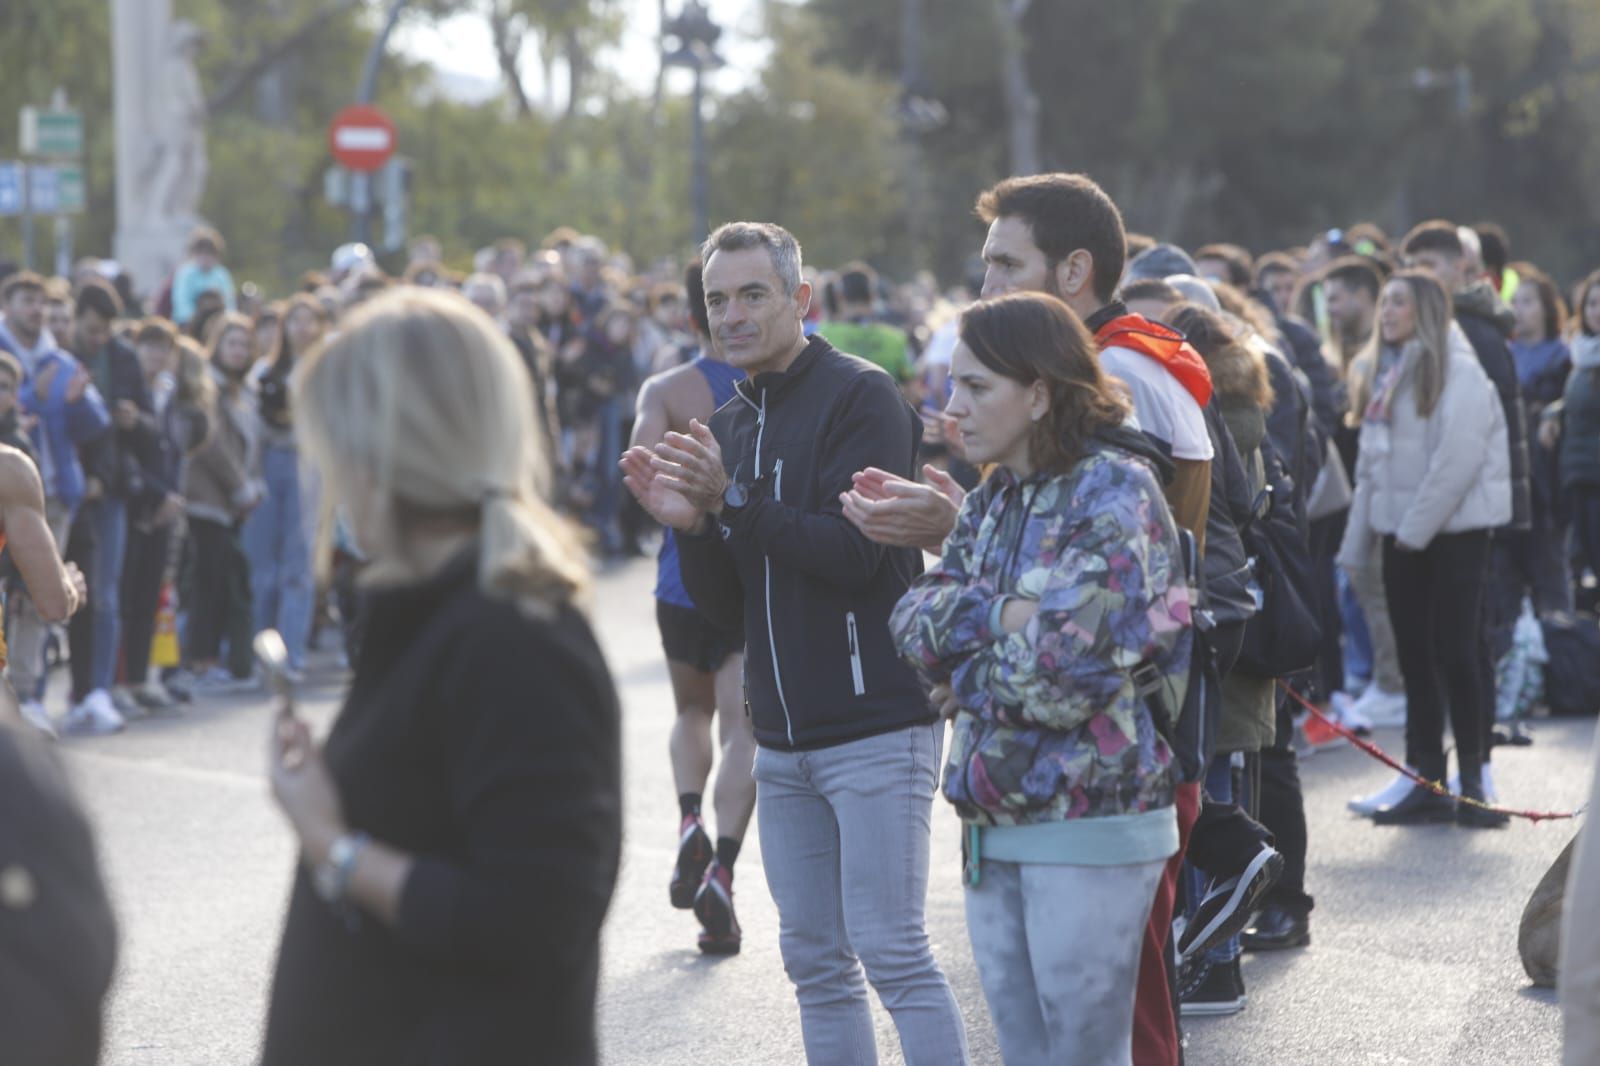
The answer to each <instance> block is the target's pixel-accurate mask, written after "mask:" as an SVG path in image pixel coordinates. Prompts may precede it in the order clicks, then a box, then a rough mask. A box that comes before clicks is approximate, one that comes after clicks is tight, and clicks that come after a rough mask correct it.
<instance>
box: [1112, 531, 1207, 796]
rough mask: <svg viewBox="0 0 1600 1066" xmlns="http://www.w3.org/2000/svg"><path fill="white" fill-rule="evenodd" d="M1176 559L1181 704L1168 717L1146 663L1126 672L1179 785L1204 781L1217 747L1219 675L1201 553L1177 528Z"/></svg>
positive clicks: (1161, 688) (1163, 691)
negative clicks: (1183, 645)
mask: <svg viewBox="0 0 1600 1066" xmlns="http://www.w3.org/2000/svg"><path fill="white" fill-rule="evenodd" d="M1178 548H1179V555H1180V556H1181V557H1182V559H1183V565H1184V571H1185V577H1186V579H1187V581H1188V584H1189V604H1190V610H1189V614H1190V618H1191V619H1192V620H1193V625H1192V626H1191V630H1190V631H1191V633H1192V635H1193V641H1194V643H1193V650H1192V651H1191V653H1190V657H1189V684H1188V686H1187V687H1186V688H1185V689H1184V692H1183V704H1182V705H1181V706H1180V707H1179V708H1178V713H1177V714H1173V713H1172V700H1171V699H1170V696H1169V693H1168V692H1167V686H1166V684H1165V682H1164V681H1163V680H1162V677H1161V672H1160V671H1159V670H1157V669H1156V667H1155V664H1153V663H1151V662H1149V661H1148V660H1147V661H1145V662H1142V663H1140V664H1139V665H1138V666H1135V667H1134V668H1133V669H1132V670H1131V671H1130V676H1131V677H1132V678H1133V684H1134V688H1135V689H1136V690H1137V691H1138V693H1139V697H1140V698H1141V699H1142V700H1144V704H1145V707H1146V708H1148V709H1149V711H1150V719H1151V721H1153V722H1154V723H1155V727H1156V732H1158V733H1160V734H1161V738H1162V739H1163V740H1165V741H1166V742H1167V747H1169V748H1171V749H1172V768H1173V776H1174V779H1175V781H1176V782H1177V783H1178V784H1180V785H1186V784H1192V783H1194V782H1197V781H1201V780H1204V778H1205V772H1206V767H1207V766H1209V765H1210V763H1211V755H1212V749H1213V748H1214V747H1215V746H1216V733H1217V718H1218V716H1219V714H1220V712H1221V709H1222V707H1221V701H1222V672H1221V670H1220V669H1219V668H1218V666H1217V654H1216V650H1215V649H1214V648H1213V647H1212V643H1211V632H1212V630H1214V629H1215V628H1216V621H1215V620H1214V619H1213V618H1212V617H1211V613H1210V612H1209V611H1207V610H1206V609H1205V606H1204V603H1205V600H1204V597H1205V592H1204V585H1205V572H1204V571H1203V570H1202V569H1201V568H1200V552H1199V548H1198V546H1197V545H1196V544H1195V540H1194V535H1193V534H1192V533H1190V532H1189V531H1188V530H1187V529H1184V528H1183V527H1181V526H1179V527H1178Z"/></svg>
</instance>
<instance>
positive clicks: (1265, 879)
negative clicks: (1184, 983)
mask: <svg viewBox="0 0 1600 1066" xmlns="http://www.w3.org/2000/svg"><path fill="white" fill-rule="evenodd" d="M1282 876H1283V856H1282V855H1281V854H1279V853H1278V851H1277V849H1276V848H1271V847H1268V846H1266V845H1262V847H1261V850H1260V851H1259V852H1257V853H1256V857H1255V858H1254V859H1252V860H1250V865H1249V866H1246V867H1245V868H1244V872H1243V873H1241V874H1239V876H1237V877H1230V878H1228V879H1227V880H1224V881H1212V882H1211V884H1209V885H1207V886H1206V894H1205V896H1204V897H1202V898H1201V900H1200V906H1199V907H1197V908H1195V912H1194V917H1193V918H1191V919H1189V924H1188V925H1186V926H1184V928H1183V934H1182V935H1181V936H1180V937H1179V938H1178V957H1179V958H1180V959H1187V958H1192V957H1195V956H1198V955H1200V954H1202V953H1203V952H1205V951H1206V950H1207V949H1208V948H1212V947H1215V946H1216V945H1218V944H1221V943H1222V942H1224V941H1225V940H1227V939H1228V938H1229V937H1232V936H1236V935H1238V934H1239V933H1240V932H1241V931H1243V929H1244V927H1245V926H1247V925H1249V924H1250V916H1251V915H1252V914H1254V913H1255V910H1256V908H1257V907H1258V906H1260V904H1261V900H1262V898H1263V897H1265V896H1266V894H1267V892H1268V891H1269V890H1270V889H1271V888H1272V886H1273V885H1275V884H1277V883H1278V878H1279V877H1282Z"/></svg>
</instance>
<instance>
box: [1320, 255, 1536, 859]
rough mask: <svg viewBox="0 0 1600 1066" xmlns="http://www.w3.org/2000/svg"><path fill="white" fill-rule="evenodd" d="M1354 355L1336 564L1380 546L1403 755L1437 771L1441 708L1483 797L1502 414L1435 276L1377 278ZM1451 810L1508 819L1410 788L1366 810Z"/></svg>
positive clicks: (1385, 820)
mask: <svg viewBox="0 0 1600 1066" xmlns="http://www.w3.org/2000/svg"><path fill="white" fill-rule="evenodd" d="M1357 364H1359V365H1360V366H1361V367H1362V368H1363V370H1362V373H1361V374H1360V375H1359V376H1358V377H1357V378H1356V380H1355V381H1354V382H1353V386H1354V387H1353V388H1352V390H1351V392H1352V396H1351V406H1352V409H1354V410H1360V411H1362V412H1363V415H1362V421H1361V440H1360V456H1359V459H1358V460H1357V464H1356V487H1355V501H1354V502H1353V503H1352V504H1351V507H1350V520H1349V524H1348V526H1347V528H1346V530H1345V538H1344V545H1343V547H1342V548H1341V549H1340V562H1341V564H1342V565H1345V566H1347V567H1351V566H1354V567H1359V566H1362V565H1365V563H1366V560H1367V559H1368V558H1369V556H1370V554H1371V553H1372V552H1374V551H1381V552H1382V553H1383V580H1384V591H1385V595H1386V598H1387V600H1388V604H1389V614H1390V617H1391V618H1392V619H1393V621H1394V631H1395V643H1396V646H1397V649H1398V651H1399V653H1400V672H1401V674H1402V675H1403V676H1404V678H1405V688H1406V762H1407V764H1408V765H1409V766H1411V767H1412V768H1413V769H1415V770H1416V771H1417V772H1419V773H1421V774H1422V775H1423V776H1424V777H1426V778H1427V779H1428V780H1430V781H1436V782H1443V781H1444V780H1445V753H1444V713H1445V708H1446V707H1447V706H1448V708H1449V711H1450V721H1451V725H1452V728H1453V731H1454V734H1455V742H1456V762H1457V765H1458V769H1459V771H1460V775H1461V795H1462V797H1463V798H1465V799H1471V800H1476V801H1480V802H1481V801H1482V800H1483V799H1484V780H1483V764H1484V757H1485V755H1486V752H1485V751H1484V749H1483V743H1484V738H1485V734H1486V732H1487V731H1486V730H1485V729H1484V722H1485V721H1486V716H1487V715H1488V714H1489V712H1490V708H1491V707H1492V704H1493V700H1494V693H1493V692H1490V691H1484V686H1483V684H1482V682H1481V680H1480V678H1481V674H1482V670H1481V665H1482V658H1481V656H1482V650H1481V637H1482V629H1483V626H1482V613H1483V607H1484V591H1485V587H1486V585H1487V582H1488V577H1489V531H1490V530H1492V529H1495V528H1498V527H1499V526H1502V525H1504V524H1505V523H1507V522H1509V521H1510V520H1511V464H1510V452H1509V450H1508V448H1507V445H1506V434H1507V431H1506V421H1505V415H1504V412H1503V410H1502V408H1501V405H1500V403H1499V398H1498V394H1497V393H1496V392H1495V390H1494V386H1493V385H1492V384H1491V383H1490V381H1489V378H1488V376H1487V375H1486V374H1485V373H1484V371H1483V367H1482V366H1481V365H1480V364H1479V362H1478V360H1477V359H1476V357H1474V355H1473V353H1472V348H1471V346H1470V345H1469V344H1468V343H1467V339H1466V336H1465V335H1464V334H1462V333H1461V332H1460V331H1459V330H1457V329H1455V328H1453V327H1452V326H1451V309H1450V299H1449V297H1448V296H1446V295H1445V291H1444V287H1443V286H1442V285H1440V284H1439V282H1438V281H1437V280H1435V279H1434V277H1433V276H1432V275H1431V274H1427V273H1424V272H1421V271H1416V270H1405V271H1401V272H1399V273H1397V274H1396V275H1395V276H1394V277H1392V278H1390V279H1389V282H1388V283H1387V284H1386V285H1384V287H1383V292H1382V294H1381V295H1380V297H1379V300H1378V328H1377V330H1376V331H1375V332H1374V333H1373V338H1372V340H1371V341H1370V342H1369V343H1368V347H1367V351H1366V352H1364V353H1363V354H1362V355H1361V356H1359V357H1358V358H1357ZM1451 819H1455V820H1457V821H1459V822H1460V823H1461V824H1462V825H1467V826H1477V827H1484V826H1496V825H1504V824H1505V822H1506V819H1505V816H1504V815H1497V814H1492V813H1490V812H1489V811H1487V810H1484V809H1482V808H1479V807H1475V806H1472V805H1469V804H1461V805H1459V806H1458V805H1457V804H1456V803H1455V802H1454V801H1453V800H1451V799H1448V798H1446V797H1443V796H1439V795H1436V794H1434V793H1433V792H1431V791H1429V790H1427V789H1424V788H1421V787H1416V786H1414V787H1412V788H1410V789H1409V790H1408V791H1407V792H1406V793H1405V794H1404V795H1403V797H1402V798H1400V799H1399V800H1398V801H1396V802H1394V803H1392V804H1389V805H1387V806H1384V807H1380V808H1379V809H1378V810H1377V811H1376V812H1374V814H1373V820H1374V821H1376V822H1377V823H1378V824H1380V825H1408V824H1415V823H1420V822H1429V821H1449V820H1451Z"/></svg>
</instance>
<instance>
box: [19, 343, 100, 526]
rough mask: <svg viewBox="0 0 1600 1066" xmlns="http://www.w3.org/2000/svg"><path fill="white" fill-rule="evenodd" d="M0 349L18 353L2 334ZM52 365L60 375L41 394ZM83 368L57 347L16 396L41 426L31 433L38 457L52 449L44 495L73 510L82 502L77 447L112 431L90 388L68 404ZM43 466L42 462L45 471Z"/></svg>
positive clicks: (42, 359)
mask: <svg viewBox="0 0 1600 1066" xmlns="http://www.w3.org/2000/svg"><path fill="white" fill-rule="evenodd" d="M0 348H3V349H5V350H6V351H8V352H10V353H11V354H12V355H18V353H17V352H16V351H15V349H14V348H13V347H12V345H11V344H10V343H9V336H8V335H7V334H6V333H4V332H0ZM50 367H55V368H56V372H55V375H54V377H53V378H52V379H51V381H50V388H49V389H48V391H47V393H46V394H45V395H44V396H40V395H39V393H38V391H37V389H36V387H35V386H36V383H37V381H38V379H39V375H40V374H42V373H44V372H45V371H46V370H48V369H49V368H50ZM80 369H81V367H80V366H79V364H78V361H77V360H76V359H74V358H73V357H72V356H70V355H68V354H67V353H66V352H63V351H61V350H60V349H56V350H55V351H51V352H46V353H45V354H44V355H42V356H40V357H39V359H38V361H37V362H36V363H35V364H34V368H33V373H32V374H30V375H29V376H28V379H27V380H26V381H24V382H23V383H22V388H21V389H19V390H18V392H17V402H18V403H19V404H21V405H22V407H23V409H24V410H26V411H28V412H29V413H30V414H34V415H37V416H39V422H38V424H37V425H36V426H34V427H33V430H32V432H31V433H30V434H29V437H30V439H31V440H32V442H33V447H34V454H35V455H40V454H42V453H41V451H40V449H41V448H48V449H49V455H50V462H51V465H52V466H53V468H54V469H53V474H54V477H53V483H52V484H47V485H45V487H44V494H45V496H46V497H50V498H54V499H58V500H60V501H61V502H62V503H64V504H66V505H67V506H68V507H69V508H75V507H77V506H78V504H79V503H81V502H82V501H83V494H84V488H85V481H84V476H83V464H82V463H81V462H80V461H79V459H78V449H79V448H80V447H82V446H83V445H86V444H91V443H93V442H94V441H96V440H98V439H99V438H100V437H101V436H102V435H103V434H105V433H106V432H108V431H109V430H110V429H111V416H110V415H109V414H107V413H106V405H105V402H104V401H103V400H102V399H101V398H100V393H99V390H97V389H96V388H95V387H94V386H93V385H92V384H91V385H89V386H88V387H87V388H85V389H84V390H83V395H82V396H81V397H79V398H78V399H77V400H76V401H74V402H71V403H68V402H67V387H68V386H69V385H70V384H71V383H72V378H73V376H74V375H76V374H77V373H78V371H79V370H80ZM43 465H44V464H42V463H41V464H40V466H41V468H42V467H43Z"/></svg>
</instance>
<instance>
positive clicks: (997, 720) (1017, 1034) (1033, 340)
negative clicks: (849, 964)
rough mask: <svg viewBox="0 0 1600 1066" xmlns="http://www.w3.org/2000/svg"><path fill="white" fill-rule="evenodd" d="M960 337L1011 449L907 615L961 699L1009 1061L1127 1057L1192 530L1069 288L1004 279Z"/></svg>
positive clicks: (1185, 668) (1164, 788)
mask: <svg viewBox="0 0 1600 1066" xmlns="http://www.w3.org/2000/svg"><path fill="white" fill-rule="evenodd" d="M960 336H961V340H960V343H959V344H958V345H957V347H956V349H955V353H954V357H953V362H952V367H951V379H952V380H953V382H954V392H953V395H952V397H951V400H950V405H949V408H948V413H949V414H950V415H951V416H952V417H954V418H955V419H956V420H957V422H958V423H959V425H960V429H961V434H962V439H963V441H964V443H965V445H966V450H967V456H968V458H969V459H970V460H972V461H973V462H976V463H989V464H995V466H996V469H995V470H994V471H993V473H992V474H991V476H990V477H989V478H988V479H987V480H986V481H985V482H984V483H983V485H982V486H980V487H979V488H978V489H977V490H975V491H974V492H972V493H971V494H969V495H968V496H967V499H966V502H965V504H964V506H963V508H962V511H961V515H960V518H959V520H958V522H957V525H956V529H955V531H954V532H953V533H952V534H951V535H950V538H949V539H948V540H947V541H946V542H945V550H944V558H943V559H942V560H941V562H940V564H939V565H938V566H937V567H935V568H934V569H932V570H930V571H929V572H928V573H926V574H925V575H923V577H922V578H921V579H919V580H918V582H917V583H916V584H915V585H913V586H912V588H911V590H910V591H909V592H908V593H907V594H906V596H905V598H904V599H902V600H901V601H900V604H899V606H898V607H897V608H896V610H895V612H894V615H893V617H892V619H891V622H890V626H891V628H892V630H893V631H894V636H895V639H896V641H897V643H898V646H899V648H900V651H901V653H902V654H903V655H905V656H906V658H907V659H908V660H910V661H911V662H912V663H913V664H914V665H915V666H916V667H917V668H918V669H919V670H920V671H921V672H922V674H923V677H924V680H925V682H926V683H927V684H929V685H930V686H932V687H934V696H935V699H936V700H938V701H939V702H940V703H942V704H943V705H944V707H945V709H946V711H947V713H951V714H952V715H953V717H954V721H955V740H954V743H953V745H952V747H951V752H950V760H949V763H948V765H947V767H946V770H945V782H944V793H945V796H946V798H947V799H949V800H950V801H951V802H952V803H954V804H955V806H956V809H957V811H959V812H960V814H961V818H962V821H963V823H964V826H965V845H966V846H965V854H966V881H967V893H966V901H967V928H968V934H969V936H970V937H971V939H972V948H973V953H974V955H975V957H976V959H977V962H978V972H979V976H980V977H981V979H982V982H983V989H984V996H985V998H986V999H987V1000H988V1003H989V1010H990V1013H991V1014H992V1015H993V1017H994V1022H995V1028H996V1030H997V1031H998V1033H999V1039H1000V1048H1001V1052H1002V1054H1003V1056H1004V1058H1005V1060H1006V1062H1008V1063H1013V1064H1016V1063H1032V1062H1074V1063H1095V1064H1102V1063H1105V1064H1111V1063H1127V1062H1128V1061H1129V1060H1130V1056H1131V1033H1132V1024H1133V1000H1134V987H1135V984H1136V981H1137V976H1138V969H1139V952H1140V943H1141V937H1142V935H1143V932H1144V927H1145V923H1146V921H1147V919H1148V917H1149V912H1150V905H1151V901H1152V899H1153V898H1154V895H1155V890H1156V884H1157V881H1158V880H1159V877H1160V874H1161V869H1162V866H1163V864H1164V863H1165V861H1166V859H1167V858H1168V857H1169V856H1171V855H1172V854H1173V853H1174V852H1175V851H1176V850H1177V846H1178V826H1177V819H1176V817H1175V813H1174V808H1173V777H1172V771H1171V762H1172V753H1171V750H1170V749H1169V747H1168V745H1167V742H1166V741H1165V740H1164V739H1163V733H1164V732H1165V731H1166V730H1168V729H1169V728H1170V725H1171V722H1170V718H1171V716H1173V715H1175V714H1176V713H1177V710H1178V708H1180V707H1181V706H1182V703H1183V696H1184V688H1185V685H1186V682H1187V678H1188V673H1189V655H1190V647H1191V640H1190V634H1189V602H1190V600H1189V588H1188V584H1187V580H1186V578H1185V576H1184V573H1183V563H1182V559H1181V557H1180V551H1179V542H1178V536H1177V531H1176V528H1175V527H1174V525H1173V521H1172V517H1171V515H1170V513H1169V512H1168V510H1167V506H1166V503H1165V501H1164V500H1163V497H1162V493H1161V485H1160V483H1159V481H1158V479H1157V478H1156V476H1155V474H1154V472H1153V471H1152V469H1151V467H1150V466H1149V465H1147V464H1146V462H1145V461H1143V460H1141V459H1139V458H1136V457H1135V454H1134V453H1135V452H1136V451H1137V448H1134V449H1133V450H1126V449H1124V448H1123V447H1121V446H1119V445H1118V444H1117V443H1116V440H1117V438H1118V437H1119V436H1126V435H1127V434H1128V431H1127V430H1126V429H1125V428H1123V423H1124V421H1125V420H1126V418H1127V412H1128V404H1127V402H1126V400H1125V399H1123V397H1122V395H1121V393H1120V392H1119V391H1117V390H1116V387H1115V386H1114V385H1113V384H1112V383H1111V381H1110V379H1108V378H1107V377H1105V376H1104V374H1103V373H1102V372H1101V370H1100V367H1099V364H1098V363H1097V361H1096V360H1095V356H1094V342H1093V339H1092V338H1091V337H1090V335H1089V333H1088V332H1087V331H1086V330H1085V329H1084V327H1083V325H1082V324H1081V323H1080V322H1079V321H1078V320H1077V318H1076V317H1075V316H1073V314H1072V313H1071V312H1070V311H1069V310H1068V309H1067V307H1066V305H1064V304H1062V303H1061V302H1059V301H1058V300H1056V299H1055V298H1053V297H1049V296H1043V295H1039V294H1019V295H1013V296H1006V297H1002V298H1000V299H997V300H990V301H985V302H982V303H979V304H977V305H975V306H974V307H972V308H971V309H970V310H968V311H967V312H966V314H965V315H964V316H963V317H962V321H961V330H960ZM1136 677H1137V678H1138V680H1137V681H1136V680H1135V678H1136Z"/></svg>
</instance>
